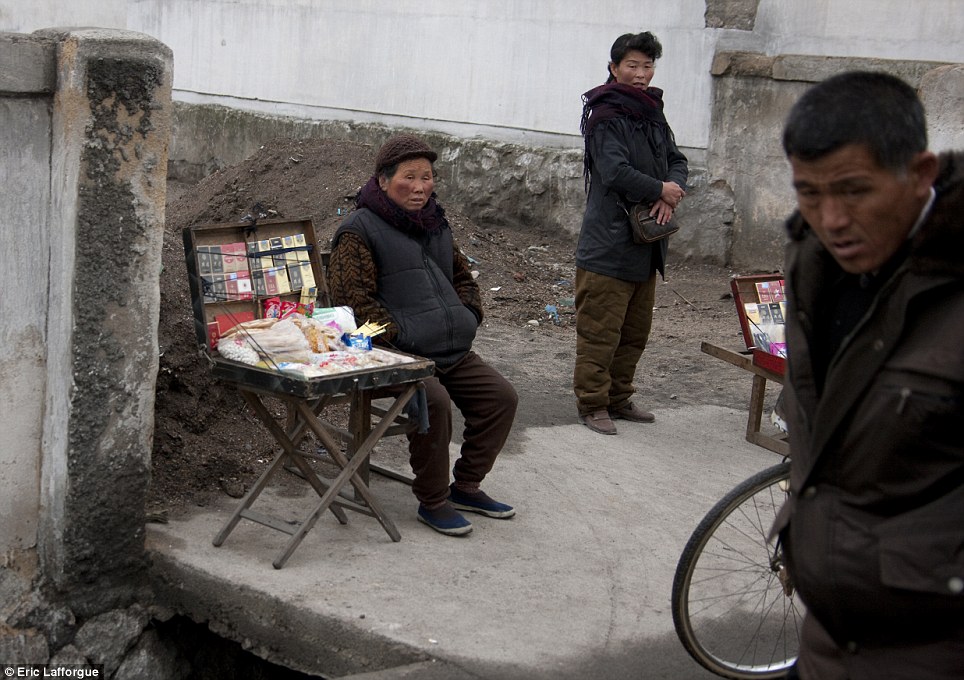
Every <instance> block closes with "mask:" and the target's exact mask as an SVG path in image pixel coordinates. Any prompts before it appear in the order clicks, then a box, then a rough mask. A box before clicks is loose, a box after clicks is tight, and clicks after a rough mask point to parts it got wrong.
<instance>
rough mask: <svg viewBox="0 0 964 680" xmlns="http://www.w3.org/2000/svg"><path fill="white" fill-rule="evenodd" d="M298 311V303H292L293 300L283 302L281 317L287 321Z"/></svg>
mask: <svg viewBox="0 0 964 680" xmlns="http://www.w3.org/2000/svg"><path fill="white" fill-rule="evenodd" d="M297 311H298V303H297V302H292V301H291V300H282V301H281V317H280V318H282V319H287V318H288V317H289V316H291V315H292V314H294V313H295V312H297Z"/></svg>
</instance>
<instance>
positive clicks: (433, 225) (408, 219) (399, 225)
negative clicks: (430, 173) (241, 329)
mask: <svg viewBox="0 0 964 680" xmlns="http://www.w3.org/2000/svg"><path fill="white" fill-rule="evenodd" d="M355 206H356V207H358V208H368V209H369V210H371V211H372V212H373V213H375V214H376V215H378V216H379V217H381V218H382V219H383V220H385V221H386V222H388V223H389V224H390V225H392V226H393V227H395V228H396V229H398V230H399V231H403V232H405V233H407V234H419V233H422V232H428V233H435V232H439V231H441V230H442V229H448V228H449V223H448V220H447V219H445V211H444V210H442V206H441V205H439V203H438V201H437V200H436V196H435V192H432V195H431V196H430V197H429V199H428V203H426V204H425V205H424V206H423V207H422V209H421V210H418V211H416V212H409V211H408V210H405V209H404V208H402V207H401V206H400V205H398V204H397V203H395V201H393V200H392V199H390V198H389V197H388V194H386V193H385V192H384V191H382V188H381V187H380V186H379V185H378V177H377V176H375V175H372V177H371V179H369V180H368V183H367V184H365V186H363V187H362V188H361V191H359V192H358V196H356V197H355Z"/></svg>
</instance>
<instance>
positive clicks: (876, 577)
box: [776, 154, 964, 677]
mask: <svg viewBox="0 0 964 680" xmlns="http://www.w3.org/2000/svg"><path fill="white" fill-rule="evenodd" d="M935 189H936V199H935V202H934V205H933V208H932V210H931V213H930V215H929V216H928V217H926V218H925V220H924V222H923V223H922V224H921V226H920V228H919V230H918V231H917V233H916V234H914V235H913V236H912V238H911V239H909V241H908V243H907V246H906V256H905V257H904V258H903V259H902V260H901V259H900V258H899V257H898V258H897V260H895V261H894V262H892V263H891V264H890V265H885V267H884V270H886V271H887V272H891V273H889V274H887V273H885V274H882V275H880V276H879V278H880V279H881V280H880V282H879V283H874V282H873V280H872V279H870V278H868V277H867V276H866V275H865V276H863V277H861V279H860V281H859V285H858V286H857V287H856V288H853V287H852V288H849V289H850V290H859V289H860V288H865V287H867V286H875V287H879V288H878V290H879V292H878V293H877V294H876V296H875V297H874V299H873V301H868V304H869V308H868V309H867V311H866V312H865V313H864V314H863V315H862V318H860V319H859V320H856V325H855V327H854V328H853V330H852V331H850V332H849V333H848V334H846V335H844V336H843V337H841V338H839V340H838V341H839V343H840V346H839V348H837V349H833V348H831V350H830V351H827V350H821V345H820V342H821V339H822V338H827V337H828V336H830V335H831V334H830V333H829V332H828V331H827V330H826V328H827V327H828V326H829V325H830V324H832V323H833V318H840V316H841V314H846V313H847V310H846V309H841V308H840V304H839V303H835V302H834V301H835V300H836V301H843V302H844V303H845V306H847V305H846V298H842V297H841V295H840V294H835V293H834V291H835V290H841V287H846V286H848V284H847V277H848V276H850V277H855V276H857V275H846V274H845V273H844V272H843V271H841V269H840V268H839V266H838V265H837V264H836V262H835V261H834V260H833V258H832V257H831V255H830V254H829V253H828V252H827V250H826V249H825V248H824V247H823V246H822V245H821V244H820V242H819V241H818V239H817V237H816V235H815V234H814V233H813V231H812V230H811V229H810V228H809V226H808V225H807V224H806V223H805V222H804V221H803V220H802V219H801V218H800V216H799V214H798V215H796V216H795V217H794V218H792V219H791V220H790V222H789V230H790V237H791V242H790V244H789V246H788V248H789V250H788V255H787V269H786V281H787V287H788V294H789V297H788V299H789V308H788V314H787V342H788V348H789V372H790V381H789V385H792V389H787V391H786V397H787V399H786V406H787V411H788V413H787V416H788V424H789V430H790V444H791V453H792V456H793V457H792V462H791V485H790V488H791V497H790V500H789V501H788V503H787V505H786V506H785V507H784V509H783V511H782V512H781V514H780V517H779V518H778V520H777V524H776V528H777V529H781V528H782V529H783V531H784V534H783V535H784V537H785V538H788V539H789V541H788V548H789V553H788V556H789V558H790V559H789V570H790V575H791V577H792V578H793V580H794V582H795V583H796V585H797V588H798V590H799V592H800V594H801V596H802V597H803V599H804V601H805V603H806V605H807V607H808V609H809V611H810V613H811V614H812V615H814V616H816V618H817V620H818V621H819V622H820V623H821V624H822V625H823V627H824V628H825V629H826V630H827V631H828V632H829V633H830V634H831V636H833V637H834V639H835V640H836V641H837V643H838V644H840V645H845V644H848V643H851V642H854V643H856V644H857V645H858V648H859V646H861V645H873V644H875V643H884V644H910V643H912V642H914V641H915V639H919V640H941V639H945V638H949V637H950V638H954V637H956V639H957V640H958V641H961V640H964V154H954V155H949V154H948V155H943V156H941V174H940V176H939V178H938V180H937V182H936V184H935ZM835 310H838V311H835ZM821 329H824V330H821ZM788 387H789V386H788ZM896 658H897V657H896V656H895V657H893V659H891V661H894V660H896ZM961 668H962V669H964V665H962V666H961ZM886 670H887V673H895V675H893V676H891V675H889V674H887V673H883V674H880V675H876V676H875V677H883V675H886V676H887V677H897V675H899V674H900V673H898V672H897V670H896V669H894V668H888V669H886ZM902 670H903V671H907V670H908V669H902ZM855 677H856V676H855ZM900 677H915V674H914V672H913V671H912V670H911V671H910V672H909V674H907V675H900Z"/></svg>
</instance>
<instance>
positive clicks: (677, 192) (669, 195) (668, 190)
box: [659, 182, 686, 210]
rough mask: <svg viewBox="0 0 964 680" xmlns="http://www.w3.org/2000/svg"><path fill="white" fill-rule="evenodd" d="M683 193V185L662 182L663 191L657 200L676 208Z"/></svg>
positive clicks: (684, 193)
mask: <svg viewBox="0 0 964 680" xmlns="http://www.w3.org/2000/svg"><path fill="white" fill-rule="evenodd" d="M685 195H686V192H685V191H683V187H681V186H680V185H679V184H677V183H676V182H663V193H661V194H660V195H659V200H660V201H663V202H665V203H666V204H667V205H669V207H670V208H672V209H673V210H676V208H677V207H678V206H679V202H680V201H682V200H683V196H685Z"/></svg>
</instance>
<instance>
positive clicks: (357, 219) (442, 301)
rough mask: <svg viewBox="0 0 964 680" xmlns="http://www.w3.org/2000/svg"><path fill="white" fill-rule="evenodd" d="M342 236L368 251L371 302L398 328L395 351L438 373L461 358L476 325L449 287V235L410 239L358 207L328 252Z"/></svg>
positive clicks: (450, 237) (471, 314)
mask: <svg viewBox="0 0 964 680" xmlns="http://www.w3.org/2000/svg"><path fill="white" fill-rule="evenodd" d="M345 232H351V233H353V234H357V235H358V236H360V237H361V238H362V239H364V241H365V243H366V245H367V246H368V249H369V251H371V254H372V258H373V259H374V261H375V266H376V267H377V269H378V283H377V287H378V292H377V293H376V296H375V297H376V299H377V300H378V301H379V302H380V303H381V304H382V305H384V307H385V308H386V309H387V310H388V312H389V313H390V314H391V315H392V319H393V320H394V321H395V324H396V325H397V326H398V336H397V338H396V340H395V347H396V348H397V349H399V350H400V351H402V352H407V353H409V354H415V355H418V356H422V357H425V358H427V359H431V360H433V361H434V362H435V363H436V365H437V366H438V367H439V368H442V369H444V368H446V367H448V366H451V365H453V364H455V363H456V362H457V361H458V360H459V359H461V358H462V357H463V356H465V353H466V352H468V351H469V349H471V348H472V341H473V340H475V332H476V329H477V328H478V320H477V319H476V316H475V314H474V313H473V312H472V311H471V310H470V309H469V308H468V307H466V306H465V305H463V304H462V301H461V300H460V299H459V296H458V293H457V292H456V290H455V286H454V285H453V283H452V277H453V244H452V232H451V230H450V229H442V230H440V231H439V232H436V233H434V234H430V233H424V232H423V233H420V234H409V233H405V232H402V231H400V230H398V229H396V228H394V227H392V226H391V225H390V224H388V223H387V222H385V221H384V220H382V219H381V218H380V217H378V216H377V215H375V213H373V212H371V211H370V210H367V209H365V208H362V209H360V210H356V211H355V212H353V213H352V214H351V215H349V216H348V218H347V219H346V220H345V222H344V223H343V224H342V225H341V227H339V229H338V230H337V232H336V233H335V236H334V238H333V239H332V245H333V247H334V245H335V244H337V243H338V239H339V238H340V237H341V235H342V234H343V233H345Z"/></svg>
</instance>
